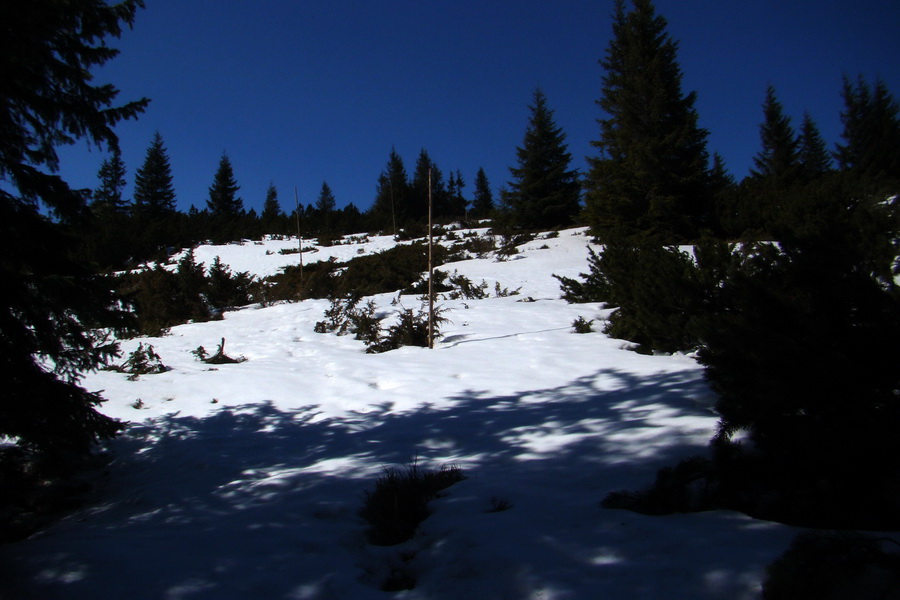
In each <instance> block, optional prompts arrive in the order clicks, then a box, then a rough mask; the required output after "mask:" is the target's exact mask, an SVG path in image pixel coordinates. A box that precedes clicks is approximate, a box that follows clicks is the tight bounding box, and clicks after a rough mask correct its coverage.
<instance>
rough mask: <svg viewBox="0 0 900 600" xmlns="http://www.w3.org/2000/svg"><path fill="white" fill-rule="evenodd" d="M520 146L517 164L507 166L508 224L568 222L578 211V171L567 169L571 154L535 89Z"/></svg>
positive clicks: (541, 225)
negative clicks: (508, 174) (511, 178)
mask: <svg viewBox="0 0 900 600" xmlns="http://www.w3.org/2000/svg"><path fill="white" fill-rule="evenodd" d="M529 110H530V111H531V116H530V118H529V121H528V127H527V129H526V131H525V139H524V141H523V143H522V146H520V147H518V148H516V158H517V161H518V166H516V167H510V168H509V171H510V173H511V174H512V176H513V180H512V181H510V182H509V191H508V192H507V194H508V196H507V199H506V202H507V204H508V206H509V207H510V209H511V214H510V215H509V217H510V219H511V224H512V225H514V226H515V227H521V228H525V229H536V228H552V227H560V226H565V225H569V224H571V223H572V222H573V220H574V218H575V215H577V214H578V211H579V210H580V207H579V202H580V186H579V183H578V173H577V171H575V170H570V169H569V165H570V163H571V162H572V155H571V154H569V152H568V151H567V149H566V148H567V147H566V144H565V139H566V136H565V133H563V131H562V129H561V128H560V127H558V126H557V125H556V122H555V121H554V120H553V111H552V110H551V109H550V108H549V107H548V106H547V98H546V96H545V95H544V93H543V92H542V91H541V90H540V89H539V88H538V89H536V90H535V92H534V100H533V104H531V106H529Z"/></svg>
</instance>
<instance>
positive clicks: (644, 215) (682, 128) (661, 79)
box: [585, 0, 712, 241]
mask: <svg viewBox="0 0 900 600" xmlns="http://www.w3.org/2000/svg"><path fill="white" fill-rule="evenodd" d="M632 5H633V9H632V10H631V11H627V12H626V10H625V1H624V0H617V1H616V4H615V15H614V19H613V38H612V40H611V41H610V44H609V46H608V48H607V50H606V56H605V58H604V59H603V60H601V62H600V64H601V65H602V66H603V68H604V70H605V74H604V77H603V89H602V96H601V98H600V100H599V101H598V102H597V104H598V105H599V107H600V108H601V109H602V110H603V112H604V114H605V117H604V118H602V119H600V120H599V121H598V122H599V124H600V139H599V140H598V141H596V142H594V146H595V147H596V148H597V149H598V150H599V151H600V156H599V157H591V158H589V159H588V162H589V164H590V170H589V172H588V175H587V178H586V183H585V185H586V188H587V193H586V196H585V202H586V209H587V216H588V219H589V221H590V224H591V227H592V229H593V232H594V234H595V235H597V236H599V237H601V238H603V237H606V236H608V235H611V234H613V233H615V234H617V235H620V236H626V237H630V236H634V235H640V236H647V235H650V236H652V237H654V238H658V239H663V240H667V241H683V240H688V239H692V238H694V237H695V236H696V235H697V233H698V232H699V231H700V230H701V229H703V228H704V227H705V226H706V225H707V223H708V221H709V219H710V215H711V213H712V206H711V203H712V198H711V193H710V184H709V172H708V168H709V167H708V163H709V156H708V154H707V150H706V138H707V135H708V133H707V131H706V130H704V129H702V128H700V127H699V126H698V124H697V120H698V116H697V111H696V109H695V108H694V102H695V99H696V94H695V93H694V92H691V93H689V94H687V95H684V94H682V91H681V78H682V74H681V69H680V67H679V66H678V62H677V58H676V53H677V47H678V46H677V43H676V42H675V41H674V40H672V39H671V37H670V36H669V34H668V33H667V32H666V26H667V23H666V20H665V19H664V18H663V17H661V16H658V15H657V14H656V11H655V9H654V6H653V3H652V2H650V0H634V1H633V2H632Z"/></svg>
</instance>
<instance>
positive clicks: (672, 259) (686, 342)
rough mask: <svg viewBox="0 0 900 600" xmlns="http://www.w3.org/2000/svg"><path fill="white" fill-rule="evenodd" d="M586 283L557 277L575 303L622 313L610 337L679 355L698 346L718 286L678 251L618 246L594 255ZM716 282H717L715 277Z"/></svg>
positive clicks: (615, 315)
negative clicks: (698, 326)
mask: <svg viewBox="0 0 900 600" xmlns="http://www.w3.org/2000/svg"><path fill="white" fill-rule="evenodd" d="M589 261H590V263H589V264H590V273H589V274H587V275H584V276H583V277H584V279H583V280H582V281H577V280H573V279H570V278H566V277H557V279H559V280H560V282H561V284H562V288H563V297H564V298H565V299H567V300H569V301H570V302H598V301H599V302H605V303H606V304H607V305H609V306H615V307H618V309H617V310H616V311H615V312H614V313H613V314H612V315H611V317H610V319H609V322H608V323H607V326H606V328H605V330H604V332H605V333H607V334H609V335H611V336H613V337H616V338H622V339H626V340H630V341H632V342H634V343H636V344H638V349H639V350H640V351H642V352H656V351H658V352H676V351H680V350H689V349H691V348H694V347H695V346H697V345H698V343H699V339H698V338H697V336H696V333H695V331H694V325H695V320H696V319H697V317H698V316H700V315H701V314H703V313H704V311H705V310H707V308H708V307H707V303H708V302H709V300H710V295H711V289H710V287H711V286H712V285H715V284H714V283H712V282H708V281H706V280H705V279H704V276H703V275H702V274H701V269H700V268H698V265H697V263H695V260H694V259H692V258H691V257H690V256H689V255H688V254H686V253H685V252H682V251H680V250H679V249H678V248H676V247H671V246H660V245H656V244H641V245H638V244H634V243H629V242H622V241H615V242H610V243H609V244H607V245H606V246H605V248H604V250H603V253H602V254H601V255H597V254H596V253H594V252H593V251H591V252H590V258H589ZM714 278H715V277H714Z"/></svg>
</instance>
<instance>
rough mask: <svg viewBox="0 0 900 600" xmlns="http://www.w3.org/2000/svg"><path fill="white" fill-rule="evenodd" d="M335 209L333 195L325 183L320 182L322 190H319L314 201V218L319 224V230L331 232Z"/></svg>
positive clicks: (335, 204) (335, 202)
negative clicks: (315, 217) (316, 218)
mask: <svg viewBox="0 0 900 600" xmlns="http://www.w3.org/2000/svg"><path fill="white" fill-rule="evenodd" d="M336 207H337V201H336V200H335V199H334V193H333V192H332V191H331V186H329V185H328V182H327V181H323V182H322V189H321V190H319V197H318V199H317V200H316V216H317V217H318V220H319V222H320V224H321V227H320V229H321V230H322V231H324V232H331V227H332V225H333V223H332V221H333V220H334V212H335V208H336Z"/></svg>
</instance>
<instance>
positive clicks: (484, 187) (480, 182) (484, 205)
mask: <svg viewBox="0 0 900 600" xmlns="http://www.w3.org/2000/svg"><path fill="white" fill-rule="evenodd" d="M493 212H494V194H493V192H492V191H491V184H490V182H489V181H488V178H487V174H485V172H484V169H483V168H480V167H479V169H478V173H477V174H476V175H475V197H474V198H473V199H472V210H471V212H470V216H472V217H473V218H475V219H485V218H487V217H490V216H491V215H492V214H493Z"/></svg>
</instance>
